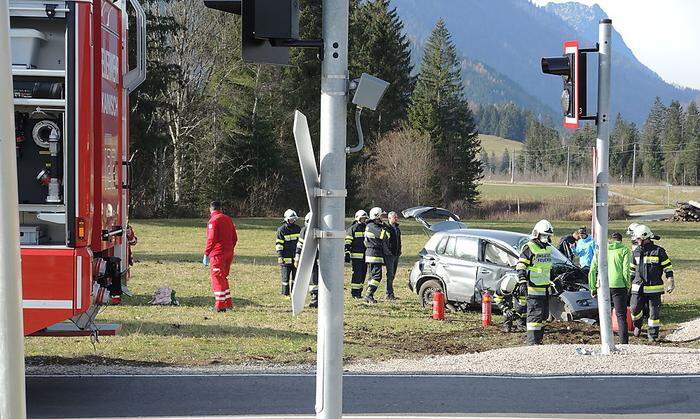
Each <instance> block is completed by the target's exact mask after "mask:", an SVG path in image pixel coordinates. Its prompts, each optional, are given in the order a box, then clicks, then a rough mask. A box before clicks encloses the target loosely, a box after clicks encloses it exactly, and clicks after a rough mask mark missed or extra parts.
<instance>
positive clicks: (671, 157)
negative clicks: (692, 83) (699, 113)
mask: <svg viewBox="0 0 700 419" xmlns="http://www.w3.org/2000/svg"><path fill="white" fill-rule="evenodd" d="M684 118H685V115H684V112H683V107H682V106H681V104H680V103H679V102H677V101H675V100H674V101H672V102H671V105H670V106H669V107H668V109H667V110H666V118H665V124H664V130H663V142H662V144H663V151H664V156H665V166H666V167H665V172H666V173H667V174H668V179H669V181H671V182H673V183H675V184H677V183H679V177H682V174H683V171H682V167H681V153H680V152H679V150H681V149H682V148H683V141H684V135H683V124H684Z"/></svg>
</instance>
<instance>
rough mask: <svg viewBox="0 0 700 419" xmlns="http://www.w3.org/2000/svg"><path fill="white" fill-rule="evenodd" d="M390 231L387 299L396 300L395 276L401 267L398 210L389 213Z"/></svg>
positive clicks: (387, 260) (385, 259)
mask: <svg viewBox="0 0 700 419" xmlns="http://www.w3.org/2000/svg"><path fill="white" fill-rule="evenodd" d="M387 227H388V229H389V233H391V236H390V237H389V250H391V255H385V256H384V263H385V264H386V299H387V300H395V299H396V297H395V296H394V278H395V277H396V271H397V270H398V268H399V257H400V256H401V228H400V227H399V216H398V214H396V212H394V211H391V212H390V213H389V224H388V225H387Z"/></svg>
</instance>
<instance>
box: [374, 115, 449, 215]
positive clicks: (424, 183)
mask: <svg viewBox="0 0 700 419" xmlns="http://www.w3.org/2000/svg"><path fill="white" fill-rule="evenodd" d="M372 156H373V157H372V158H371V159H370V160H369V161H368V162H367V164H366V165H365V167H364V176H363V177H364V178H365V181H364V182H363V186H362V192H363V195H364V197H365V199H366V200H367V201H369V202H371V203H373V204H374V205H381V206H382V207H384V208H391V209H403V208H407V207H410V206H415V205H420V204H425V202H423V200H425V199H428V197H429V196H430V195H431V194H430V191H429V187H430V186H429V181H430V178H431V175H432V174H433V171H434V170H435V167H436V165H435V162H434V161H433V156H434V153H433V147H432V143H431V141H430V137H429V136H428V135H427V134H425V133H421V132H419V131H417V130H413V129H408V128H402V129H399V130H397V131H392V132H390V133H388V134H386V135H385V136H383V137H382V138H380V140H379V141H377V143H376V144H375V145H374V146H373V147H372Z"/></svg>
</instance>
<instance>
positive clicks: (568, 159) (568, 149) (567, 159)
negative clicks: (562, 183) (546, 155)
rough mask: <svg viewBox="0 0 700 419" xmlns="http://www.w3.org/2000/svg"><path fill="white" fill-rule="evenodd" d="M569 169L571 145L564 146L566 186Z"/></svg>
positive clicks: (567, 184)
mask: <svg viewBox="0 0 700 419" xmlns="http://www.w3.org/2000/svg"><path fill="white" fill-rule="evenodd" d="M570 169H571V147H570V146H568V145H567V146H566V186H569V182H570V181H569V179H570V176H569V170H570Z"/></svg>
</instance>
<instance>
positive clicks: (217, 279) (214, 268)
mask: <svg viewBox="0 0 700 419" xmlns="http://www.w3.org/2000/svg"><path fill="white" fill-rule="evenodd" d="M231 262H233V255H217V256H210V257H209V272H210V273H211V288H212V291H214V308H215V309H216V310H223V309H227V308H231V307H233V304H232V302H231V290H230V289H229V287H228V274H229V272H230V270H231Z"/></svg>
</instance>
